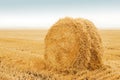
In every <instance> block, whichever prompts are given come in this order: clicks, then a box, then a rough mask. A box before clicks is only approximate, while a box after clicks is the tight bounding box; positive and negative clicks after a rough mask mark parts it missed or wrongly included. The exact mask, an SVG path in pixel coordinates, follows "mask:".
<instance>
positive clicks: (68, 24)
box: [45, 17, 101, 69]
mask: <svg viewBox="0 0 120 80" xmlns="http://www.w3.org/2000/svg"><path fill="white" fill-rule="evenodd" d="M89 24H91V22H89V21H86V20H84V19H73V18H69V17H66V18H63V19H60V20H59V21H58V22H56V23H55V24H54V25H53V26H52V27H51V29H50V30H49V31H48V33H47V35H46V38H45V46H46V47H45V59H46V63H47V65H48V66H50V67H53V68H56V69H66V68H74V69H86V68H88V67H92V68H94V67H93V66H92V65H93V64H96V62H94V61H95V60H94V59H93V58H95V59H96V58H97V59H99V53H101V52H99V49H101V48H99V49H93V48H98V46H101V45H99V41H95V40H97V39H99V38H100V37H97V39H96V36H98V34H96V33H97V31H95V33H91V32H92V30H93V32H94V30H96V29H94V28H93V29H90V30H89V29H87V28H88V27H87V25H89ZM89 26H90V27H94V26H93V25H89ZM93 34H95V35H93ZM92 35H93V36H95V37H94V38H95V40H92ZM91 40H92V41H91ZM100 41H101V40H100ZM92 42H93V43H94V42H95V43H97V44H96V45H95V46H94V44H93V43H92ZM92 46H94V47H92ZM96 50H98V51H96ZM95 51H96V52H95ZM98 52H99V53H98ZM94 54H95V55H94ZM96 56H97V57H96ZM90 61H91V62H92V63H91V62H90ZM100 61H101V60H97V62H99V63H98V64H100Z"/></svg>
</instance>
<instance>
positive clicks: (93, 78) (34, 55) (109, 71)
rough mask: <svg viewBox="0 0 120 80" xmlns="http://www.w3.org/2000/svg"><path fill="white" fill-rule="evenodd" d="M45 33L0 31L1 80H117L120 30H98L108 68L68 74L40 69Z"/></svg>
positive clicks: (119, 59) (119, 60)
mask: <svg viewBox="0 0 120 80" xmlns="http://www.w3.org/2000/svg"><path fill="white" fill-rule="evenodd" d="M46 33H47V30H44V31H43V30H31V31H29V30H21V31H20V30H17V31H16V30H15V31H14V30H12V31H11V30H1V31H0V80H48V79H49V80H55V79H56V80H120V48H119V47H120V43H119V41H120V36H119V35H120V30H100V35H101V36H102V39H103V45H104V51H105V52H104V54H103V62H104V64H105V65H108V66H110V67H102V68H99V69H97V70H94V71H89V70H82V71H79V72H76V71H75V70H74V71H73V72H70V73H69V72H68V71H64V72H59V73H53V72H52V71H43V70H40V69H39V67H41V65H40V64H39V61H41V59H43V55H44V47H45V46H44V41H43V40H44V37H45V35H46ZM36 64H38V65H36Z"/></svg>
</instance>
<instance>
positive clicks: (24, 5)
mask: <svg viewBox="0 0 120 80" xmlns="http://www.w3.org/2000/svg"><path fill="white" fill-rule="evenodd" d="M65 16H70V17H74V18H76V17H82V18H86V19H89V20H91V21H92V22H94V24H95V25H96V26H97V27H98V28H99V29H111V28H116V29H118V28H119V29H120V0H0V29H32V28H33V29H34V28H35V29H37V28H39V29H40V28H49V27H50V26H51V25H52V24H54V23H55V22H56V21H57V20H58V19H59V18H63V17H65Z"/></svg>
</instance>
